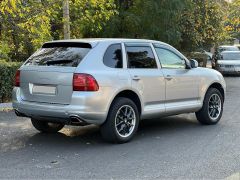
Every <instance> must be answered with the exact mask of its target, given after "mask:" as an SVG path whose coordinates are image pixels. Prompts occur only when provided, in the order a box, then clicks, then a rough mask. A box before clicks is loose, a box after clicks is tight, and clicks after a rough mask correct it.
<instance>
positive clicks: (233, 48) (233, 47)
mask: <svg viewBox="0 0 240 180" xmlns="http://www.w3.org/2000/svg"><path fill="white" fill-rule="evenodd" d="M238 50H239V49H238V48H237V47H236V46H226V47H224V46H223V47H219V52H223V51H238Z"/></svg>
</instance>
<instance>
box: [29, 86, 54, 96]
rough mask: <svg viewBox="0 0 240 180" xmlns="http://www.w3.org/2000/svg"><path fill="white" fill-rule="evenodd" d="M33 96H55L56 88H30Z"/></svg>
mask: <svg viewBox="0 0 240 180" xmlns="http://www.w3.org/2000/svg"><path fill="white" fill-rule="evenodd" d="M32 93H33V94H50V95H55V94H56V87H55V86H48V85H33V88H32Z"/></svg>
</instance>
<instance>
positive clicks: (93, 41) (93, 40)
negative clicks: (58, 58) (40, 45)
mask: <svg viewBox="0 0 240 180" xmlns="http://www.w3.org/2000/svg"><path fill="white" fill-rule="evenodd" d="M57 42H74V43H77V42H79V43H89V44H91V45H92V47H94V46H95V45H96V44H97V43H99V42H113V43H114V42H129V43H131V42H133V43H134V42H137V43H146V42H148V43H160V44H163V45H168V44H166V43H164V42H161V41H155V40H149V39H127V38H84V39H67V40H54V41H49V42H47V43H57Z"/></svg>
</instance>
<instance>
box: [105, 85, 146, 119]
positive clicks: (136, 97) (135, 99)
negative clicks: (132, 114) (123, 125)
mask: <svg viewBox="0 0 240 180" xmlns="http://www.w3.org/2000/svg"><path fill="white" fill-rule="evenodd" d="M118 97H125V98H129V99H131V100H132V101H133V102H134V103H135V104H136V106H137V108H138V112H139V115H140V116H141V114H142V103H141V99H140V96H139V95H138V94H137V93H136V92H134V91H133V90H129V89H126V90H122V91H120V92H118V93H117V94H116V95H115V97H114V98H113V99H112V102H111V104H110V106H109V108H110V107H111V106H112V103H113V102H114V101H115V100H116V98H118ZM108 111H109V110H108Z"/></svg>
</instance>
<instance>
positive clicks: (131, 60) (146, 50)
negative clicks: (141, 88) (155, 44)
mask: <svg viewBox="0 0 240 180" xmlns="http://www.w3.org/2000/svg"><path fill="white" fill-rule="evenodd" d="M126 52H127V58H128V67H129V68H132V69H135V68H142V69H143V68H144V69H154V68H157V64H156V60H155V58H154V55H153V52H152V49H151V47H147V46H139V47H138V46H127V47H126Z"/></svg>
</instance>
